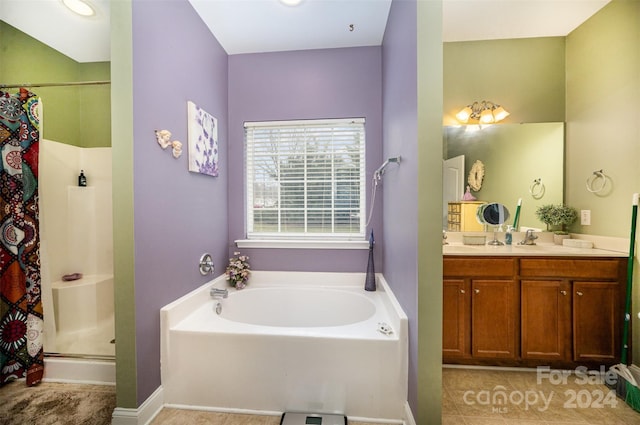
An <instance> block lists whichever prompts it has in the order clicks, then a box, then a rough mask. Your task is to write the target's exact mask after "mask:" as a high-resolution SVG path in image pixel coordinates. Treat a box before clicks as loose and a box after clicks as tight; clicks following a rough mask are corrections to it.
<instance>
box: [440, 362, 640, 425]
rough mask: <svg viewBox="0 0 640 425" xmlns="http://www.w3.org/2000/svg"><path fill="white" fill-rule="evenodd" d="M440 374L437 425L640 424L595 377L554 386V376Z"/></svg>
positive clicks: (470, 371)
mask: <svg viewBox="0 0 640 425" xmlns="http://www.w3.org/2000/svg"><path fill="white" fill-rule="evenodd" d="M442 374H443V376H442V383H443V385H442V386H443V389H442V423H443V425H453V424H455V425H462V424H464V425H503V424H504V425H546V424H549V425H580V424H582V425H585V424H597V425H639V424H640V413H637V412H635V411H634V410H633V409H631V408H630V407H629V406H628V405H627V404H626V403H625V402H624V401H622V400H621V399H619V398H617V397H615V392H613V393H610V390H609V388H607V387H606V386H604V385H603V384H602V383H601V380H598V379H597V378H595V377H589V379H587V378H585V377H584V376H583V377H579V376H576V375H571V376H567V377H566V382H565V383H564V384H559V381H560V380H561V379H562V378H561V376H560V375H558V374H556V372H555V371H554V372H553V373H551V374H549V373H544V372H542V373H540V374H538V373H537V372H536V371H504V370H499V371H498V370H477V369H457V368H456V369H452V368H446V367H445V368H444V369H443V371H442ZM556 379H557V380H556ZM501 394H506V396H507V400H506V402H503V403H500V401H501V400H500V398H499V397H496V396H499V395H501ZM494 397H496V398H494ZM494 400H495V402H494Z"/></svg>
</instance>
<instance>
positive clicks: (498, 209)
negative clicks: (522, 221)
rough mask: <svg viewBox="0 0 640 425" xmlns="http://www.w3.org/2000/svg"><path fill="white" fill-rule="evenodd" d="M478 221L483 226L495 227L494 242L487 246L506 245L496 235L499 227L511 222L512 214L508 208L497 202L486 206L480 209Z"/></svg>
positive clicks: (488, 243)
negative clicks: (508, 221)
mask: <svg viewBox="0 0 640 425" xmlns="http://www.w3.org/2000/svg"><path fill="white" fill-rule="evenodd" d="M476 215H477V217H478V221H479V222H481V223H482V224H486V225H489V226H494V228H493V240H492V241H489V242H487V245H504V243H502V242H500V241H499V240H498V236H497V235H496V230H497V226H502V225H503V224H505V223H506V222H507V220H509V217H510V214H509V210H508V209H507V207H505V206H504V205H502V204H498V203H496V202H494V203H491V204H484V205H481V206H479V207H478V212H477V213H476Z"/></svg>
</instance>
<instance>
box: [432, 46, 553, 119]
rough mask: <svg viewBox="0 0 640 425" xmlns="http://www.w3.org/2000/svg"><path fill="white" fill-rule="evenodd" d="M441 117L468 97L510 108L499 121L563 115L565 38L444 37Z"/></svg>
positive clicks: (452, 116)
mask: <svg viewBox="0 0 640 425" xmlns="http://www.w3.org/2000/svg"><path fill="white" fill-rule="evenodd" d="M443 57H444V64H443V71H444V74H443V84H444V101H443V113H444V117H443V123H444V124H445V125H452V124H458V122H457V121H456V119H455V114H456V113H457V112H458V111H460V109H462V108H463V107H464V106H466V105H468V104H470V103H472V102H473V101H481V100H490V101H493V102H495V103H498V104H500V105H502V106H503V107H504V108H505V109H506V110H507V111H509V112H510V113H511V115H510V116H509V117H507V118H506V119H505V120H504V123H522V122H563V121H565V38H564V37H544V38H525V39H515V40H489V41H465V42H450V43H444V53H443Z"/></svg>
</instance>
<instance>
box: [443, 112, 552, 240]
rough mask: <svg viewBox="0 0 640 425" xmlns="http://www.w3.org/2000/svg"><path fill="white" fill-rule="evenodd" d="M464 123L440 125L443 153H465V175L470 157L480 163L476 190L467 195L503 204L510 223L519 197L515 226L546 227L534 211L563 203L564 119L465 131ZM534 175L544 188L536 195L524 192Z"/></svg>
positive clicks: (527, 189)
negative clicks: (482, 170)
mask: <svg viewBox="0 0 640 425" xmlns="http://www.w3.org/2000/svg"><path fill="white" fill-rule="evenodd" d="M465 127H468V126H457V127H455V126H448V127H446V128H445V131H444V139H445V143H444V144H445V148H446V154H445V157H446V158H452V157H454V156H457V155H465V174H464V175H465V177H466V176H468V175H469V171H470V170H471V166H472V165H473V163H474V162H475V161H476V160H480V161H482V162H483V163H484V166H485V175H484V180H483V182H482V188H481V189H480V190H479V191H478V192H473V195H474V196H475V197H476V198H478V200H481V201H485V202H499V203H501V204H504V205H506V206H507V208H508V209H509V211H510V213H511V219H509V220H508V221H507V224H513V218H514V215H515V211H516V206H517V203H518V198H522V208H521V214H520V219H519V220H518V222H519V224H520V226H526V227H537V228H541V229H543V230H544V229H546V225H545V224H544V223H542V222H541V221H540V220H538V218H537V217H536V215H535V211H536V210H537V209H538V207H540V206H542V205H546V204H561V203H562V202H563V191H564V183H563V181H564V179H563V176H564V161H563V155H564V123H528V124H502V125H492V126H489V127H485V128H483V129H482V130H479V131H465V130H466V128H465ZM536 179H541V181H542V183H543V184H544V187H545V191H544V194H543V196H542V197H541V198H540V199H535V198H533V196H531V194H530V193H529V189H530V188H531V185H532V184H533V181H534V180H536ZM539 189H540V188H538V187H537V188H535V189H534V193H538V191H539Z"/></svg>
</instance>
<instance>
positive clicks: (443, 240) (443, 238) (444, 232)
mask: <svg viewBox="0 0 640 425" xmlns="http://www.w3.org/2000/svg"><path fill="white" fill-rule="evenodd" d="M448 244H449V242H447V231H446V230H443V231H442V245H448Z"/></svg>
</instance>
